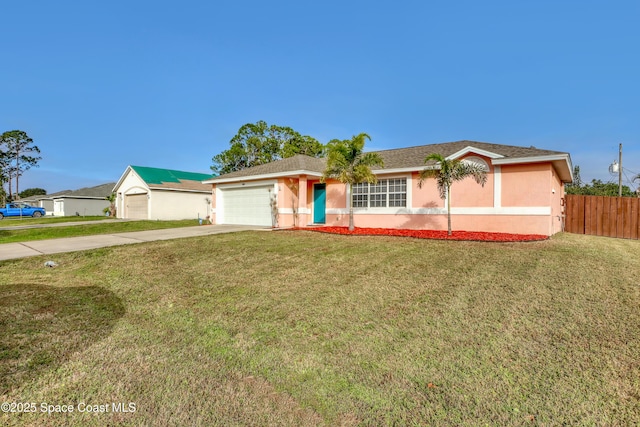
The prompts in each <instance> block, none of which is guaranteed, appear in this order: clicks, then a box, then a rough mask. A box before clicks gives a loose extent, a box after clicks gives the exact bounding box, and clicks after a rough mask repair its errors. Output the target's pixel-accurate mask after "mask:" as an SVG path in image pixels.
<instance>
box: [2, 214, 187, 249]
mask: <svg viewBox="0 0 640 427" xmlns="http://www.w3.org/2000/svg"><path fill="white" fill-rule="evenodd" d="M65 218H67V221H75V219H73V218H75V217H71V218H70V217H65ZM101 219H104V217H103V218H101ZM34 221H37V220H34ZM40 221H45V223H46V221H50V220H49V219H47V220H40ZM16 222H17V221H16ZM5 224H6V223H5V222H0V226H5ZM27 224H31V221H28V222H24V223H23V224H20V225H27ZM196 225H198V221H197V220H195V219H185V220H178V221H118V220H113V221H101V222H95V220H94V221H93V222H92V221H91V220H87V221H86V223H85V224H79V225H69V226H63V225H60V226H57V227H42V228H28V229H15V230H13V229H10V230H7V229H4V230H0V244H2V243H12V242H28V241H31V240H43V239H57V238H60V237H77V236H90V235H94V234H111V233H125V232H129V231H143V230H157V229H162V228H177V227H191V226H196Z"/></svg>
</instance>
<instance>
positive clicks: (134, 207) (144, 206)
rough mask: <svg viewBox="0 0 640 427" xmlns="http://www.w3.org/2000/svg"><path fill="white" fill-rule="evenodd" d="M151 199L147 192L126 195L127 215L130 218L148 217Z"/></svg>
mask: <svg viewBox="0 0 640 427" xmlns="http://www.w3.org/2000/svg"><path fill="white" fill-rule="evenodd" d="M148 204H149V199H148V198H147V193H144V194H131V195H125V196H124V205H125V212H126V217H127V218H130V219H148V218H149V214H148V212H149V211H148Z"/></svg>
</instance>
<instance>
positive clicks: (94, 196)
mask: <svg viewBox="0 0 640 427" xmlns="http://www.w3.org/2000/svg"><path fill="white" fill-rule="evenodd" d="M113 185H114V183H113V182H110V183H108V184H102V185H98V186H95V187H85V188H80V189H79V190H73V191H72V190H64V191H58V192H57V193H53V194H47V195H46V196H32V197H28V198H25V199H21V200H20V201H21V202H23V203H27V204H30V205H32V206H38V207H41V208H45V209H46V210H47V215H53V216H96V215H104V208H106V207H108V206H109V205H110V203H109V201H108V200H107V199H106V198H107V197H108V196H109V195H110V194H111V189H112V188H113Z"/></svg>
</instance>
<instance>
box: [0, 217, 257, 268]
mask: <svg viewBox="0 0 640 427" xmlns="http://www.w3.org/2000/svg"><path fill="white" fill-rule="evenodd" d="M246 230H270V228H265V227H256V226H249V225H202V226H200V225H198V226H195V227H181V228H167V229H162V230H146V231H132V232H129V233H114V234H97V235H94V236H81V237H65V238H61V239H50V240H34V241H30V242H21V243H4V244H0V261H2V260H8V259H16V258H24V257H29V256H38V255H49V254H57V253H61V252H75V251H84V250H87V249H97V248H104V247H107V246H118V245H130V244H133V243H142V242H152V241H154V240H170V239H180V238H183V237H197V236H207V235H210V234H219V233H232V232H235V231H246Z"/></svg>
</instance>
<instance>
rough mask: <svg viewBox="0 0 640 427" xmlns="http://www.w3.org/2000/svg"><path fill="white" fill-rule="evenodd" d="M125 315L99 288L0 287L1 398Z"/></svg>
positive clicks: (116, 301)
mask: <svg viewBox="0 0 640 427" xmlns="http://www.w3.org/2000/svg"><path fill="white" fill-rule="evenodd" d="M124 313H125V308H124V305H123V304H122V301H121V299H120V298H119V297H117V296H116V295H115V294H114V293H113V292H111V291H108V290H106V289H104V288H101V287H98V286H86V287H71V288H56V287H52V286H43V285H36V284H28V283H22V284H12V285H8V286H0V395H3V394H5V393H7V392H8V391H9V390H11V388H13V387H16V386H19V385H20V384H21V383H22V382H24V381H29V380H33V379H34V378H36V377H37V376H38V375H41V374H42V373H44V372H46V371H48V370H53V369H56V368H57V367H58V366H60V365H61V364H62V363H64V362H65V361H66V360H67V359H68V358H69V356H70V355H71V354H72V353H73V352H75V351H79V350H82V349H83V348H85V347H88V346H90V345H91V344H92V343H94V342H96V341H98V340H101V339H104V338H105V337H107V336H108V335H109V334H110V333H111V330H112V329H113V327H114V325H115V323H116V322H117V320H118V319H119V318H121V317H122V316H123V315H124Z"/></svg>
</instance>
